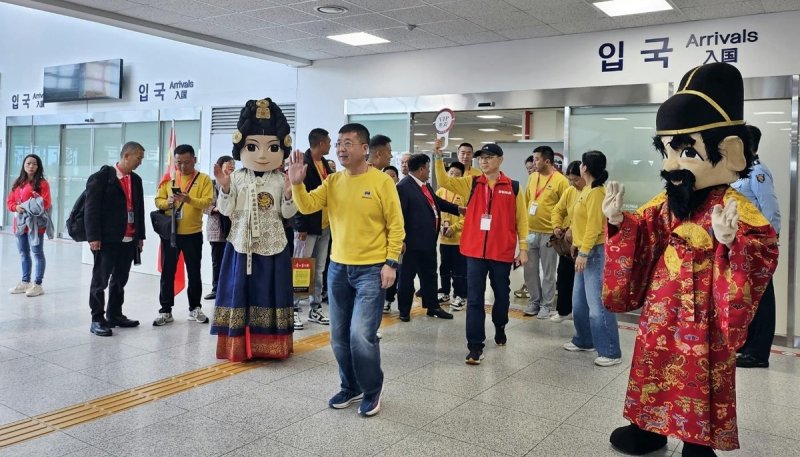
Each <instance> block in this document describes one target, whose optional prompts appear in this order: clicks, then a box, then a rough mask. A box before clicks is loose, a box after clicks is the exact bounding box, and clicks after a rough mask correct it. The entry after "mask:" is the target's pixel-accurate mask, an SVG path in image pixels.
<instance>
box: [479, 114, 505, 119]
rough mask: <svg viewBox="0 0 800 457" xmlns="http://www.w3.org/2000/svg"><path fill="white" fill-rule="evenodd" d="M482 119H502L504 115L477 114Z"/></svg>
mask: <svg viewBox="0 0 800 457" xmlns="http://www.w3.org/2000/svg"><path fill="white" fill-rule="evenodd" d="M476 117H478V118H481V119H502V118H503V116H498V115H497V114H480V115H478V116H476Z"/></svg>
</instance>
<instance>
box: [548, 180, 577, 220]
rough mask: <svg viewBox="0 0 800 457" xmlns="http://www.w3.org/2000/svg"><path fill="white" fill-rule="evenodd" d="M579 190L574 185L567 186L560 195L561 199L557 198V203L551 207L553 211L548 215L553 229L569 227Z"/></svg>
mask: <svg viewBox="0 0 800 457" xmlns="http://www.w3.org/2000/svg"><path fill="white" fill-rule="evenodd" d="M580 192H581V191H579V190H578V189H577V188H576V187H573V186H569V187H568V188H567V190H565V191H564V193H563V194H562V195H561V199H560V200H558V204H557V205H556V207H555V208H553V213H552V214H551V216H550V221H551V222H552V223H553V229H554V230H555V229H556V228H569V226H570V224H571V223H572V214H573V213H574V211H573V209H574V208H575V202H576V201H577V200H578V194H580Z"/></svg>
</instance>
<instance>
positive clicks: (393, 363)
mask: <svg viewBox="0 0 800 457" xmlns="http://www.w3.org/2000/svg"><path fill="white" fill-rule="evenodd" d="M434 361H436V357H434V356H433V355H432V354H429V353H428V352H427V351H424V350H422V351H421V350H417V349H412V348H408V347H403V346H393V345H383V344H382V345H381V368H382V369H383V375H384V377H385V379H394V378H397V377H399V376H402V375H404V374H406V373H410V372H412V371H414V370H416V369H418V368H420V367H423V366H425V365H427V364H429V363H431V362H434Z"/></svg>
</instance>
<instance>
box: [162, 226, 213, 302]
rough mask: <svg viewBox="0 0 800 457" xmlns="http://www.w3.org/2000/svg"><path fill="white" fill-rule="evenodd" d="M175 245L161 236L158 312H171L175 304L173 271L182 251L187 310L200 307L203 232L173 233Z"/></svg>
mask: <svg viewBox="0 0 800 457" xmlns="http://www.w3.org/2000/svg"><path fill="white" fill-rule="evenodd" d="M175 241H176V243H175V244H176V245H177V247H174V248H173V247H172V246H170V245H169V240H165V239H163V238H161V292H160V293H159V294H158V301H159V302H160V303H161V309H160V310H159V313H171V312H172V306H173V305H174V304H175V271H176V270H177V265H178V254H179V253H180V252H183V260H184V262H186V273H187V276H188V278H187V279H188V280H189V281H188V282H189V287H188V288H187V289H186V295H187V296H188V297H189V311H191V310H193V309H195V308H200V295H202V293H203V282H202V279H201V277H200V261H201V260H202V259H203V232H197V233H192V234H191V235H175Z"/></svg>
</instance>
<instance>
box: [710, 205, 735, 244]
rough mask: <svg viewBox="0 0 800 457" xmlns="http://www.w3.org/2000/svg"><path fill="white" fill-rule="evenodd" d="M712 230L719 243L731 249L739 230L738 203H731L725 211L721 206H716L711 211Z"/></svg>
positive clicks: (726, 206)
mask: <svg viewBox="0 0 800 457" xmlns="http://www.w3.org/2000/svg"><path fill="white" fill-rule="evenodd" d="M711 228H712V229H713V230H714V238H716V239H717V241H719V242H720V243H722V244H724V245H725V246H728V247H731V243H733V239H734V238H735V237H736V231H737V230H739V211H738V207H737V204H736V201H734V200H731V201H729V202H728V204H727V205H725V208H724V209H723V208H722V206H721V205H714V208H712V209H711Z"/></svg>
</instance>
